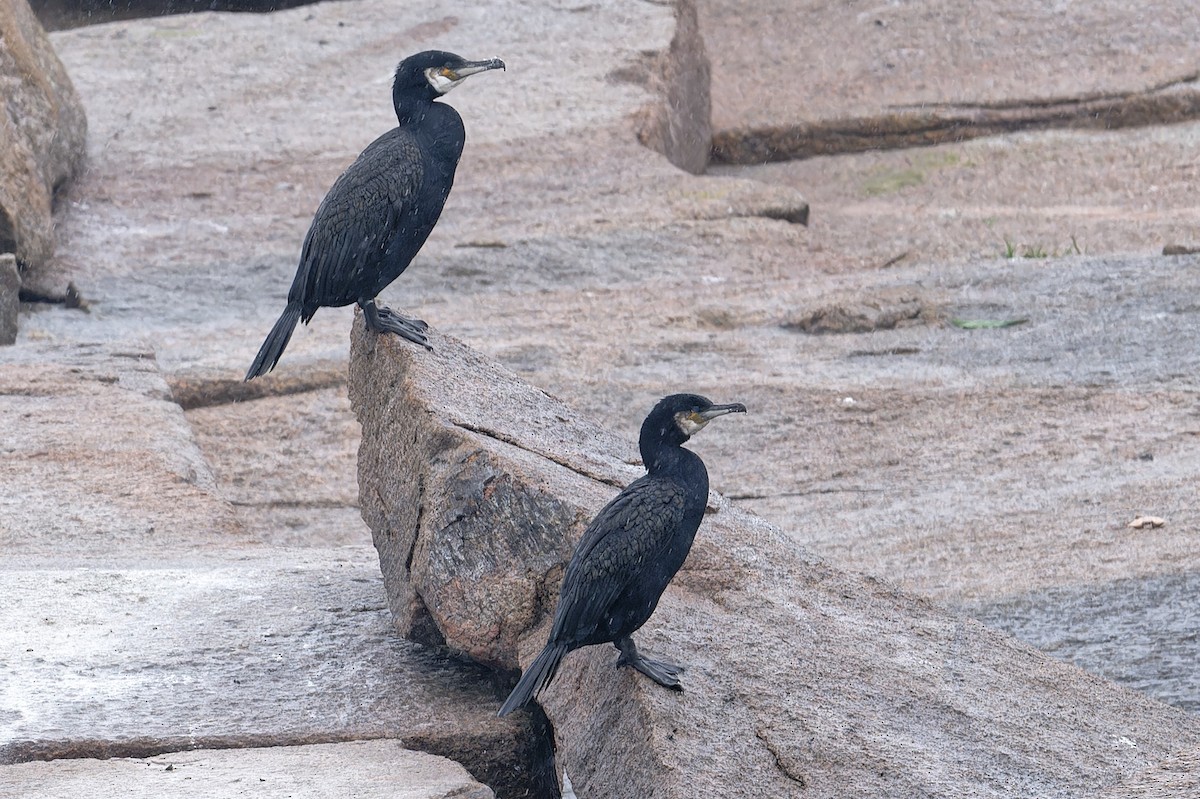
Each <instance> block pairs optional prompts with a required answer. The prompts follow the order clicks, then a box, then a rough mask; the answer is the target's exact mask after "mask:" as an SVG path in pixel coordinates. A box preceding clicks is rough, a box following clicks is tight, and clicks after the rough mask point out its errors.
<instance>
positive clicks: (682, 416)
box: [675, 411, 708, 438]
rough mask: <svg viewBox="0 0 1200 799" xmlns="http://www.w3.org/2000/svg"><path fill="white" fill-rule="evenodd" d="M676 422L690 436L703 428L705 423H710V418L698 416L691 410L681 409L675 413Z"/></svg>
mask: <svg viewBox="0 0 1200 799" xmlns="http://www.w3.org/2000/svg"><path fill="white" fill-rule="evenodd" d="M675 424H676V426H678V427H679V429H680V430H682V431H683V434H684V435H685V436H688V437H689V438H690V437H692V436H694V435H696V433H699V432H700V431H701V430H703V429H704V425H706V424H708V420H707V419H700V418H698V417H697V416H696V415H695V414H693V413H692V412H691V411H680V412H679V413H677V414H675Z"/></svg>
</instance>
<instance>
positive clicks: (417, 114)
mask: <svg viewBox="0 0 1200 799" xmlns="http://www.w3.org/2000/svg"><path fill="white" fill-rule="evenodd" d="M432 93H433V90H432V89H419V88H418V89H414V88H409V87H400V86H394V87H393V88H392V105H394V106H395V108H396V119H398V120H399V121H400V124H401V125H407V124H409V123H410V122H418V121H420V119H421V117H423V116H425V114H427V113H428V112H429V109H430V108H431V107H432V106H433V103H434V101H435V100H436V99H437V97H433V96H431V95H432Z"/></svg>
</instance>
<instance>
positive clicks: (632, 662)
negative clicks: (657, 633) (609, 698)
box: [613, 636, 685, 691]
mask: <svg viewBox="0 0 1200 799" xmlns="http://www.w3.org/2000/svg"><path fill="white" fill-rule="evenodd" d="M613 643H614V644H615V645H616V647H617V649H619V650H621V656H620V657H618V658H617V666H618V667H620V666H630V667H632V668H635V669H637V670H638V671H640V672H641V673H642V674H645V675H646V676H647V677H649V678H650V679H652V680H654V681H655V682H656V683H658V684H659V685H661V686H663V687H664V688H670V689H671V690H673V691H682V690H683V683H681V682H680V681H679V676H680V675H681V674H683V672H684V671H685V669H684V667H683V666H680V665H678V664H675V663H668V662H667V661H665V660H654V659H652V658H648V657H643V656H642V654H641V653H640V652H638V651H637V647H636V646H634V644H633V639H632V638H630V637H629V636H625V637H624V638H620V639H618V640H616V641H614V642H613Z"/></svg>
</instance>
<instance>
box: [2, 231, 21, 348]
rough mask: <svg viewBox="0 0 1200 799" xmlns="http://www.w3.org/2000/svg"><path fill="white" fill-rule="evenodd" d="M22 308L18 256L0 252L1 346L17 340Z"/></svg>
mask: <svg viewBox="0 0 1200 799" xmlns="http://www.w3.org/2000/svg"><path fill="white" fill-rule="evenodd" d="M20 310H21V273H20V272H18V271H17V257H16V256H15V255H13V254H12V253H4V254H0V346H4V345H7V344H12V343H14V342H16V340H17V314H18V313H19V312H20Z"/></svg>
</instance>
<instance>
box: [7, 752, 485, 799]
mask: <svg viewBox="0 0 1200 799" xmlns="http://www.w3.org/2000/svg"><path fill="white" fill-rule="evenodd" d="M0 788H4V789H5V790H6V791H12V792H13V793H11V794H10V795H12V796H24V797H30V799H32V797H38V799H77V798H78V797H81V796H121V797H126V799H175V798H176V797H189V796H204V797H206V799H234V797H245V796H255V797H262V799H329V797H335V796H347V797H349V796H352V797H355V799H383V797H387V799H452V798H453V799H492V797H493V796H494V794H493V793H492V791H491V790H490V789H489V788H488V787H487V786H485V785H481V784H480V783H478V782H476V781H475V780H474V779H472V778H471V775H470V774H468V773H467V772H466V770H465V769H463V767H462V766H460V765H458V764H457V763H453V762H451V761H449V760H446V759H445V758H441V757H436V756H434V755H429V754H425V753H424V752H413V751H410V750H408V749H405V748H403V747H402V746H401V745H400V744H399V743H398V742H396V741H353V742H348V743H341V744H314V745H309V746H276V747H271V748H267V749H253V748H251V749H233V750H223V751H222V750H211V749H207V750H198V751H189V752H170V753H167V754H162V755H157V756H155V757H144V758H114V759H111V760H57V761H54V762H50V763H22V764H20V765H17V766H6V767H2V768H0Z"/></svg>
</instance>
